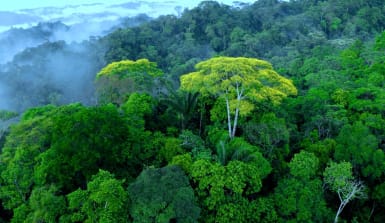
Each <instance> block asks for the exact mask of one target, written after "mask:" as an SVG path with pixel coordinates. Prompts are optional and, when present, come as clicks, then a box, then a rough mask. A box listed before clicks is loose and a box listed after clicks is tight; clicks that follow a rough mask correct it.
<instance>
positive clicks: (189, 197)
mask: <svg viewBox="0 0 385 223" xmlns="http://www.w3.org/2000/svg"><path fill="white" fill-rule="evenodd" d="M128 192H129V194H130V199H131V205H130V213H131V216H132V218H133V220H134V222H143V223H144V222H174V221H175V222H197V220H198V218H199V213H200V208H199V207H198V206H197V204H196V200H195V197H194V192H193V190H192V188H191V186H190V184H189V181H188V178H187V176H186V175H185V173H184V172H183V170H182V169H181V168H179V167H178V166H166V167H163V168H160V169H153V168H149V169H146V170H143V172H142V173H141V174H140V175H139V176H138V178H137V179H136V180H135V181H134V182H133V183H131V184H130V186H129V187H128Z"/></svg>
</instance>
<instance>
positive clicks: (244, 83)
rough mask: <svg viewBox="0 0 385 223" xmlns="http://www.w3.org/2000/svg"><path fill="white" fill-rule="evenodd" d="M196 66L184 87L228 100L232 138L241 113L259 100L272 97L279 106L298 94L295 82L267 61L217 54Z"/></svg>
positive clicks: (271, 99)
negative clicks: (287, 98) (219, 55)
mask: <svg viewBox="0 0 385 223" xmlns="http://www.w3.org/2000/svg"><path fill="white" fill-rule="evenodd" d="M195 68H196V70H197V71H195V72H192V73H189V74H185V75H182V76H181V88H182V89H184V90H186V91H192V92H200V93H202V94H203V95H214V96H216V97H218V98H219V99H222V100H224V101H225V103H226V113H227V125H228V132H229V137H230V138H234V137H235V133H236V129H237V124H238V119H239V116H246V115H248V114H249V113H250V112H251V111H252V110H253V109H254V103H255V102H261V101H264V100H268V101H270V102H271V103H273V104H275V105H276V104H279V103H280V102H281V101H282V99H283V98H285V97H287V96H289V95H296V94H297V90H296V88H295V87H294V85H293V83H292V82H291V81H290V80H288V79H286V78H284V77H282V76H280V75H279V74H278V73H277V72H275V71H274V70H273V67H272V66H271V64H270V63H268V62H266V61H263V60H258V59H254V58H244V57H236V58H232V57H216V58H212V59H209V60H206V61H203V62H200V63H198V64H197V65H196V66H195Z"/></svg>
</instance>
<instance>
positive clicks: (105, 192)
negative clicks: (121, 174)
mask: <svg viewBox="0 0 385 223" xmlns="http://www.w3.org/2000/svg"><path fill="white" fill-rule="evenodd" d="M67 198H68V201H69V210H70V211H71V212H72V213H71V214H70V216H68V217H69V218H70V219H71V221H73V222H78V221H82V222H90V223H91V222H106V223H114V222H122V223H124V222H129V216H128V194H127V193H126V192H125V190H124V188H123V181H121V180H117V179H115V178H114V176H113V175H112V174H111V173H109V172H108V171H104V170H99V172H98V174H96V175H94V176H92V180H91V181H90V182H89V183H88V184H87V190H81V189H78V190H76V191H74V192H72V193H70V194H68V195H67Z"/></svg>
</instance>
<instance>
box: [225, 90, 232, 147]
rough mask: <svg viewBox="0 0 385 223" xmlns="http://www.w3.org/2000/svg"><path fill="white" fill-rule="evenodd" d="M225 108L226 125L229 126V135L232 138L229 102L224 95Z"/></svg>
mask: <svg viewBox="0 0 385 223" xmlns="http://www.w3.org/2000/svg"><path fill="white" fill-rule="evenodd" d="M226 109H227V126H228V128H229V137H230V139H232V138H233V137H232V135H233V134H232V131H231V114H230V102H229V99H228V98H227V97H226Z"/></svg>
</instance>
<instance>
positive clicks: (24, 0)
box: [0, 0, 255, 11]
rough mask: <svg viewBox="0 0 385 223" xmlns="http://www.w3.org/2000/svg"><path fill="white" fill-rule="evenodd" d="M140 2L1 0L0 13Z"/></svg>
mask: <svg viewBox="0 0 385 223" xmlns="http://www.w3.org/2000/svg"><path fill="white" fill-rule="evenodd" d="M137 1H140V0H108V1H106V0H2V1H1V3H0V11H14V10H20V9H30V8H40V7H51V6H53V7H56V6H57V7H61V6H66V5H80V4H91V3H104V4H107V3H108V5H112V4H120V3H125V2H137ZM165 1H173V0H148V2H165ZM233 1H236V0H219V1H218V2H221V3H224V4H228V5H231V4H232V2H233ZM240 1H241V2H249V3H250V2H251V3H252V2H254V1H255V0H244V1H242V0H240ZM175 2H180V3H182V4H183V5H197V4H198V3H199V2H201V0H179V1H178V0H175Z"/></svg>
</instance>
